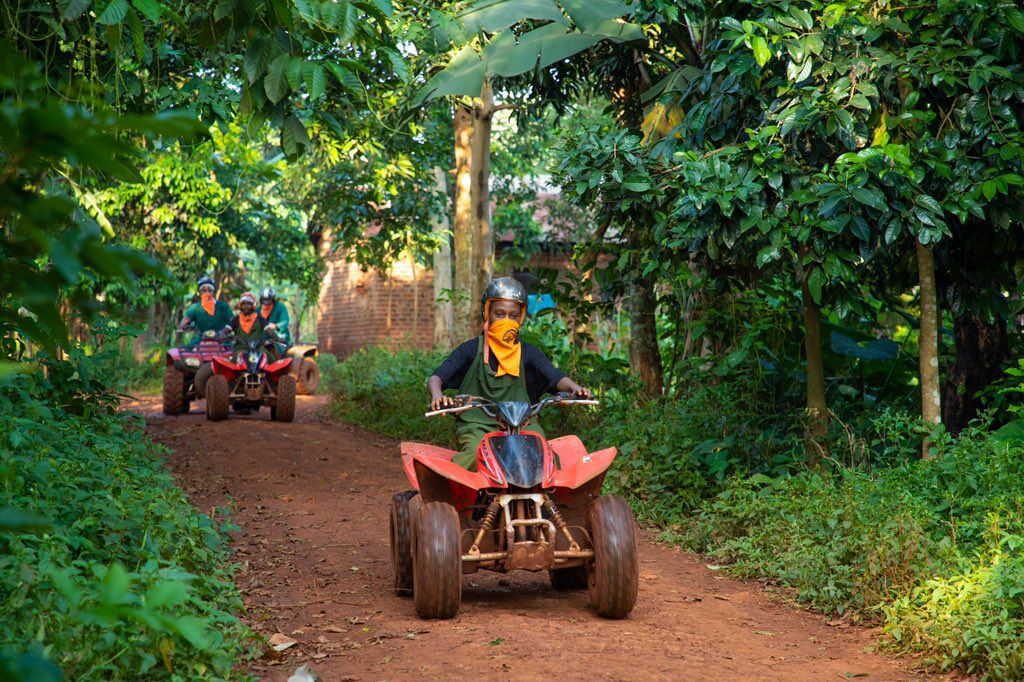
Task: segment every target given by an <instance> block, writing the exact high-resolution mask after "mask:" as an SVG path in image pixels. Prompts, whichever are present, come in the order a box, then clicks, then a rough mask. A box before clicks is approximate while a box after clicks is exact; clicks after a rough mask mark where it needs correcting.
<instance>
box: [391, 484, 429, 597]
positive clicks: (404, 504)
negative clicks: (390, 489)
mask: <svg viewBox="0 0 1024 682" xmlns="http://www.w3.org/2000/svg"><path fill="white" fill-rule="evenodd" d="M422 505H423V501H422V499H421V498H420V496H419V493H417V492H416V491H415V490H406V491H405V492H403V493H395V494H394V495H392V496H391V509H390V513H389V515H388V516H389V519H390V524H389V525H390V527H391V576H392V578H393V579H394V580H393V582H394V585H393V587H394V589H395V594H397V595H398V596H399V597H411V596H412V588H413V577H412V533H413V519H415V518H416V517H417V515H418V514H419V513H420V507H421V506H422Z"/></svg>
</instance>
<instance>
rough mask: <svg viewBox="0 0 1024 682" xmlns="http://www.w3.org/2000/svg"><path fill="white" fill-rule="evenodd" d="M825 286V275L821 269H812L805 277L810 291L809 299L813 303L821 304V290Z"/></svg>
mask: <svg viewBox="0 0 1024 682" xmlns="http://www.w3.org/2000/svg"><path fill="white" fill-rule="evenodd" d="M824 284H825V273H824V272H822V270H821V268H814V269H813V270H811V274H810V275H809V276H808V277H807V288H808V289H810V291H811V298H813V299H814V302H815V303H817V304H819V305H820V304H821V289H822V287H823V286H824Z"/></svg>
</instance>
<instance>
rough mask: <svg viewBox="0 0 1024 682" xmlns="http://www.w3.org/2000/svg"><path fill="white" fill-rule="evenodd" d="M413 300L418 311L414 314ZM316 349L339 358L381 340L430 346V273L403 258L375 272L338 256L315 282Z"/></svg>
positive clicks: (432, 342) (431, 339)
mask: <svg viewBox="0 0 1024 682" xmlns="http://www.w3.org/2000/svg"><path fill="white" fill-rule="evenodd" d="M416 298H418V299H419V308H418V314H417V315H415V316H414V310H416V306H415V304H414V301H415V300H416ZM317 335H318V337H319V345H320V350H321V351H323V352H327V353H333V354H334V355H337V356H338V357H339V358H345V357H347V356H349V355H351V354H352V353H353V352H354V351H356V350H358V349H360V348H362V347H363V346H367V345H371V344H377V343H384V344H392V345H396V346H397V345H408V344H414V345H416V346H420V347H422V348H430V347H432V346H433V345H434V276H433V273H432V272H431V271H430V270H425V269H424V268H422V267H420V266H416V275H415V279H414V278H413V272H412V267H411V264H410V263H409V262H408V261H404V262H401V263H397V264H396V265H395V266H394V267H393V268H392V269H391V272H389V273H388V276H387V277H381V276H380V275H378V274H376V273H375V272H372V271H370V272H363V271H361V270H360V269H359V266H358V265H356V264H355V263H349V262H346V261H345V260H344V259H342V258H339V259H336V260H334V261H333V262H331V263H330V265H329V266H328V268H327V273H326V275H325V277H324V281H323V283H322V284H321V286H320V304H319V307H318V310H317Z"/></svg>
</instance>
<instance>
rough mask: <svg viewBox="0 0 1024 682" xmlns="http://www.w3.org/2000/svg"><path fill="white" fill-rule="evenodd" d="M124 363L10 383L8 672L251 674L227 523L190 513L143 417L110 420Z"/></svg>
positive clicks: (6, 441)
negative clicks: (112, 389)
mask: <svg viewBox="0 0 1024 682" xmlns="http://www.w3.org/2000/svg"><path fill="white" fill-rule="evenodd" d="M115 358H116V351H113V352H111V353H108V354H106V355H101V356H100V357H93V358H89V359H88V360H83V359H81V358H79V361H78V362H77V363H76V364H72V363H71V362H56V361H48V362H46V364H45V366H46V375H45V376H44V375H43V374H42V373H41V372H33V373H30V374H22V375H19V376H16V377H14V378H13V379H12V380H11V381H9V382H8V383H7V384H6V385H5V386H4V387H3V388H2V389H0V432H2V433H3V437H2V441H0V557H2V558H0V594H2V595H3V597H2V599H0V640H2V641H3V642H4V649H3V651H0V672H2V673H3V675H0V676H3V677H4V679H11V676H12V675H13V679H24V680H50V679H60V671H63V673H64V675H65V676H66V678H67V679H82V680H91V679H104V680H143V679H175V680H198V679H208V680H220V679H236V678H242V677H244V675H242V674H241V673H239V672H237V670H236V668H235V665H236V662H237V660H239V659H240V658H241V657H243V656H244V655H246V653H247V650H248V649H249V648H250V647H251V646H252V645H253V642H252V641H251V639H250V637H251V636H250V635H249V631H248V629H247V628H246V627H245V626H244V625H243V624H242V623H241V621H240V620H239V619H238V617H239V615H240V614H241V611H242V609H243V605H242V600H241V595H240V594H239V593H238V590H237V588H236V587H235V586H234V584H233V582H232V571H233V568H232V565H231V564H230V563H229V557H228V550H227V544H226V535H225V534H224V533H225V531H226V530H228V528H229V526H228V525H227V524H226V522H224V521H217V520H214V519H211V518H209V517H207V516H206V515H204V514H200V513H199V512H197V511H196V510H195V508H193V507H192V505H191V504H190V503H189V502H188V500H187V499H186V498H185V495H184V493H183V492H182V491H181V490H179V489H178V488H177V487H176V486H175V484H174V481H173V480H172V478H171V476H170V474H169V473H168V472H167V471H165V470H164V466H163V455H164V454H165V453H164V451H162V450H161V449H159V448H158V447H156V446H155V445H154V444H153V443H152V442H150V441H149V440H148V439H146V438H145V437H143V436H142V435H141V433H140V430H141V428H142V424H141V423H140V422H139V420H138V418H137V417H132V416H131V415H127V414H117V413H116V412H114V408H116V402H117V398H116V396H115V395H113V394H111V393H109V392H108V391H106V390H105V389H104V388H103V382H104V381H105V380H106V377H105V373H106V371H107V370H108V369H109V368H110V366H111V364H110V363H111V362H112V361H113V360H114V359H115ZM87 372H88V374H87ZM48 662H52V664H56V665H57V666H59V668H53V667H52V664H48ZM19 675H20V677H19Z"/></svg>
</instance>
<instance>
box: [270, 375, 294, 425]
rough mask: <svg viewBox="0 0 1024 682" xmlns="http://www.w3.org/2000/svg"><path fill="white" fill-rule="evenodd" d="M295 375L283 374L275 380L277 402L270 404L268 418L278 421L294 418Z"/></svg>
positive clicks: (288, 420) (287, 420)
mask: <svg viewBox="0 0 1024 682" xmlns="http://www.w3.org/2000/svg"><path fill="white" fill-rule="evenodd" d="M295 384H296V382H295V377H293V376H292V375H291V374H285V375H284V376H283V377H281V378H280V379H278V380H277V403H276V404H274V405H271V406H270V418H271V419H273V420H274V421H279V422H290V421H292V420H293V419H295Z"/></svg>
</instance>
